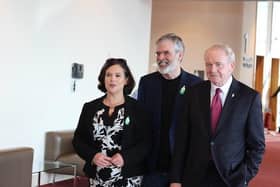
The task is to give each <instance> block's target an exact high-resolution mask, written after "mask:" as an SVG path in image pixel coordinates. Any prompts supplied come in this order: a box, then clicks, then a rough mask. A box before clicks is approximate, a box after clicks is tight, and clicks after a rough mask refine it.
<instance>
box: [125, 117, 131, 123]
mask: <svg viewBox="0 0 280 187" xmlns="http://www.w3.org/2000/svg"><path fill="white" fill-rule="evenodd" d="M129 123H130V119H129V116H127V117H126V118H125V120H124V124H125V125H129Z"/></svg>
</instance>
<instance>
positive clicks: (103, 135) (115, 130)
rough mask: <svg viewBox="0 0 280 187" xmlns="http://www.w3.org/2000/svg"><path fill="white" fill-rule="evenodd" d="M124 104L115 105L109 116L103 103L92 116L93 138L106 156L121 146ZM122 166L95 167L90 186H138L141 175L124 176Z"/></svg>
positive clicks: (114, 152) (118, 149)
mask: <svg viewBox="0 0 280 187" xmlns="http://www.w3.org/2000/svg"><path fill="white" fill-rule="evenodd" d="M124 118H125V110H124V104H122V105H119V106H116V107H115V110H114V112H113V113H112V115H111V116H109V107H107V106H106V105H104V104H103V108H102V109H100V110H98V111H97V112H96V113H95V115H94V117H93V123H92V125H93V129H94V130H93V139H94V141H96V142H98V144H99V147H100V152H102V153H103V154H105V155H106V156H109V157H111V156H113V155H114V154H116V153H118V152H119V151H120V150H121V149H122V148H121V139H122V138H121V137H122V132H123V126H124V121H125V119H124ZM121 171H122V168H121V167H117V166H114V165H111V166H109V167H102V168H101V167H97V171H96V176H95V178H91V179H90V187H138V186H139V187H140V186H141V182H142V176H135V177H130V178H124V177H123V176H122V172H121Z"/></svg>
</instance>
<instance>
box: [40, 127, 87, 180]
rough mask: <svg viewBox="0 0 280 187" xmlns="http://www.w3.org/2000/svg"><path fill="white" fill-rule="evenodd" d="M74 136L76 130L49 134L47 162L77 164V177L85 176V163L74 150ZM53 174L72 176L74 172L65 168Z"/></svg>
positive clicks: (47, 136) (46, 152) (46, 141)
mask: <svg viewBox="0 0 280 187" xmlns="http://www.w3.org/2000/svg"><path fill="white" fill-rule="evenodd" d="M73 135H74V130H60V131H50V132H47V133H46V140H45V160H48V161H60V162H63V163H70V164H75V165H76V166H77V175H78V176H85V173H84V172H83V166H84V164H85V161H84V160H82V159H81V158H80V157H79V156H78V155H77V153H76V152H75V150H74V148H73V145H72V139H73ZM53 173H59V174H66V175H72V174H73V170H72V169H71V168H64V169H58V170H55V171H53Z"/></svg>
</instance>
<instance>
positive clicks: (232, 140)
mask: <svg viewBox="0 0 280 187" xmlns="http://www.w3.org/2000/svg"><path fill="white" fill-rule="evenodd" d="M210 88H211V84H210V81H204V82H202V83H200V84H198V85H196V86H194V87H193V88H192V89H191V90H190V92H188V93H189V95H188V97H187V101H186V102H187V105H186V109H185V112H184V115H183V118H182V121H181V123H180V125H179V127H178V129H177V138H176V143H175V152H174V157H173V161H172V163H173V164H172V169H171V171H170V178H171V182H181V183H182V184H183V186H186V187H188V186H192V187H198V186H199V184H200V182H201V180H203V177H204V175H205V172H206V169H207V165H208V162H209V158H210V154H211V157H212V159H213V161H214V162H215V164H216V167H217V169H218V171H219V173H220V175H221V177H222V178H223V180H224V181H225V183H226V184H227V185H228V186H230V187H241V186H246V185H247V184H248V182H249V181H250V180H251V179H252V178H253V177H254V176H255V175H256V174H257V172H258V168H259V164H260V163H261V160H262V157H263V153H264V149H265V142H264V129H263V119H262V107H261V99H260V95H259V94H258V93H257V92H256V91H254V90H253V89H251V88H249V87H247V86H246V85H244V84H242V83H240V82H239V81H237V80H235V79H233V81H232V84H231V86H230V89H229V92H228V95H227V97H226V100H225V103H224V106H223V109H222V113H221V117H220V119H219V122H218V126H217V130H216V134H215V135H214V136H212V135H211V125H210V123H211V122H210Z"/></svg>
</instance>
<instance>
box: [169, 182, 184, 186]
mask: <svg viewBox="0 0 280 187" xmlns="http://www.w3.org/2000/svg"><path fill="white" fill-rule="evenodd" d="M170 187H182V185H181V183H171V184H170Z"/></svg>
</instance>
